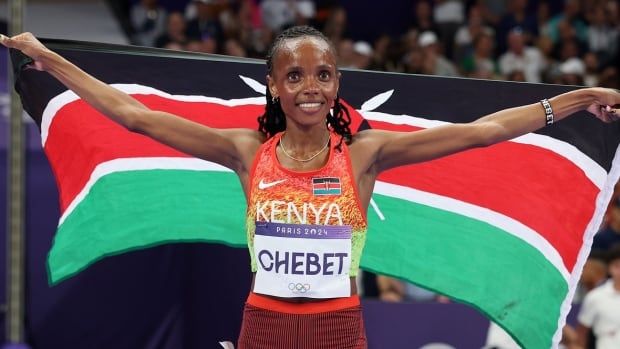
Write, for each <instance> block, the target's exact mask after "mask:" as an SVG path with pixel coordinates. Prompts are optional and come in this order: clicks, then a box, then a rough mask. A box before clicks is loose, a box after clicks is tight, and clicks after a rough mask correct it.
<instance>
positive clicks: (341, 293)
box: [254, 222, 351, 298]
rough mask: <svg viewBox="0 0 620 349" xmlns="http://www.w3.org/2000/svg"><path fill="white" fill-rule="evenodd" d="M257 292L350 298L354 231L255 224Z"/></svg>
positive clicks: (277, 294) (293, 295)
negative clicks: (352, 232) (350, 271)
mask: <svg viewBox="0 0 620 349" xmlns="http://www.w3.org/2000/svg"><path fill="white" fill-rule="evenodd" d="M254 253H255V256H256V262H257V266H258V270H257V271H256V278H255V280H254V292H256V293H261V294H266V295H271V296H277V297H287V298H290V297H308V298H337V297H348V296H350V295H351V284H350V280H349V278H350V277H349V268H350V266H351V227H350V226H346V225H339V226H331V225H311V224H285V223H272V222H256V230H255V235H254Z"/></svg>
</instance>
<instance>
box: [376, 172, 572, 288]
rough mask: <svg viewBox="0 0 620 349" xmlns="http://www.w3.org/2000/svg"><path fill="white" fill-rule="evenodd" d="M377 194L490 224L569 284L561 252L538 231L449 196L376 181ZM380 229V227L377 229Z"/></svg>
mask: <svg viewBox="0 0 620 349" xmlns="http://www.w3.org/2000/svg"><path fill="white" fill-rule="evenodd" d="M374 193H376V194H381V195H385V196H391V197H394V198H399V199H403V200H407V201H411V202H416V203H419V204H422V205H426V206H429V207H433V208H437V209H440V210H443V211H448V212H453V213H456V214H458V215H461V216H465V217H469V218H473V219H476V220H479V221H482V222H486V223H489V224H490V225H493V226H495V227H497V228H499V229H501V230H503V231H505V232H507V233H509V234H511V235H513V236H515V237H517V238H519V239H521V240H523V241H525V242H527V243H528V244H529V245H530V246H532V247H533V248H535V249H537V250H538V251H539V252H540V253H542V255H543V256H545V258H547V260H549V262H550V263H551V264H552V265H553V266H554V267H555V268H556V269H557V270H558V272H559V273H560V274H561V275H562V277H563V278H564V280H566V282H567V284H568V280H569V278H570V273H569V271H568V269H567V268H566V266H565V265H564V262H563V261H562V257H561V256H560V254H559V253H558V251H557V250H556V249H555V248H554V247H553V245H551V244H550V243H549V242H548V241H547V240H545V239H544V238H543V237H542V236H540V235H539V234H538V233H537V232H536V231H534V230H533V229H531V228H530V227H528V226H526V225H525V224H523V223H521V222H519V221H517V220H515V219H513V218H511V217H508V216H506V215H504V214H501V213H499V212H495V211H492V210H490V209H488V208H485V207H481V206H476V205H473V204H470V203H467V202H464V201H461V200H457V199H453V198H450V197H447V196H442V195H438V194H433V193H429V192H425V191H421V190H417V189H413V188H409V187H406V186H402V185H396V184H391V183H387V182H383V181H377V182H376V184H375V190H374ZM378 228H379V229H381V227H378Z"/></svg>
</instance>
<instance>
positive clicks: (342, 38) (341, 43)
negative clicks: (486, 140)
mask: <svg viewBox="0 0 620 349" xmlns="http://www.w3.org/2000/svg"><path fill="white" fill-rule="evenodd" d="M186 1H187V0H186ZM558 4H559V5H558ZM618 7H619V4H618V1H617V0H529V1H528V0H462V1H459V0H432V1H431V0H420V1H412V2H411V13H409V14H407V15H404V16H403V18H406V20H407V21H409V23H408V29H407V30H405V31H404V32H402V33H400V34H399V35H388V34H380V33H377V35H376V37H373V38H362V37H352V36H351V35H350V32H351V30H350V29H351V28H349V27H348V25H347V16H348V12H347V9H346V8H345V7H343V6H340V5H339V4H338V2H337V1H320V0H317V1H313V0H192V1H188V2H187V6H186V7H185V10H184V11H182V12H174V11H169V10H168V9H166V8H165V7H164V6H162V5H160V4H158V1H157V0H140V1H139V2H137V3H135V4H134V5H133V7H132V8H131V10H130V13H129V14H128V18H129V19H130V22H131V26H130V27H131V29H130V32H131V38H132V42H133V43H134V44H138V45H143V46H154V47H163V48H169V49H175V50H189V51H199V52H205V53H217V54H225V55H232V56H242V57H252V58H264V57H265V54H266V50H267V49H268V47H269V44H270V43H271V42H272V40H273V39H274V38H275V36H276V35H277V34H278V33H279V32H281V31H282V30H283V29H285V28H287V27H290V26H292V25H300V24H309V25H312V26H315V27H316V28H318V29H320V30H322V31H323V33H325V35H326V36H327V37H328V38H329V39H331V40H332V42H333V43H334V45H335V46H336V49H337V51H338V55H339V57H338V58H339V65H340V66H341V67H347V68H358V69H370V70H382V71H393V72H405V73H417V74H430V75H442V76H464V77H472V78H482V79H501V80H511V81H526V82H545V83H558V84H571V85H585V86H606V87H614V88H618V68H617V67H618V65H619V64H618V41H619V32H620V15H619V9H618ZM350 11H351V10H350Z"/></svg>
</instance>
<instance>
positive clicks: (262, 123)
mask: <svg viewBox="0 0 620 349" xmlns="http://www.w3.org/2000/svg"><path fill="white" fill-rule="evenodd" d="M304 36H310V37H316V38H319V39H321V40H324V41H325V42H326V43H327V44H328V45H329V47H330V48H331V50H332V52H333V53H334V55H335V52H336V50H335V48H334V45H333V44H332V43H331V41H329V39H328V38H327V37H326V36H325V35H323V33H321V32H320V31H318V30H316V29H314V28H312V27H309V26H296V27H291V28H289V29H287V30H285V31H283V32H282V33H281V34H280V35H278V36H277V37H276V39H275V40H274V42H273V44H272V45H271V47H270V48H269V51H268V52H267V74H269V75H271V73H272V71H273V57H274V56H275V54H276V53H277V51H278V50H279V49H280V47H281V46H282V43H283V42H284V41H285V40H288V39H297V38H301V37H304ZM265 98H266V99H267V103H265V113H264V114H263V115H261V116H259V117H258V130H259V131H260V132H262V133H264V134H265V135H266V136H267V138H271V137H273V136H274V135H275V134H276V133H278V132H282V131H284V130H285V129H286V115H285V114H284V111H283V110H282V106H280V100H279V99H278V98H275V99H274V98H273V97H272V96H271V92H270V91H269V88H267V93H266V94H265ZM326 124H327V126H328V127H329V128H331V129H332V130H333V131H334V132H335V133H337V134H339V135H340V136H341V138H340V142H339V143H338V145H337V146H336V148H337V149H338V150H341V145H342V141H343V140H344V141H345V142H346V143H349V142H350V141H351V129H350V128H349V125H350V124H351V116H350V114H349V111H348V110H347V108H346V107H345V106H344V105H343V104H342V103H340V97H339V96H336V100H335V102H334V108H333V115H332V114H331V113H330V114H328V115H327V117H326Z"/></svg>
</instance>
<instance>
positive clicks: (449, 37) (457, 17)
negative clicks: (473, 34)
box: [433, 0, 465, 58]
mask: <svg viewBox="0 0 620 349" xmlns="http://www.w3.org/2000/svg"><path fill="white" fill-rule="evenodd" d="M433 20H434V21H435V24H436V25H437V29H438V30H439V38H440V40H441V44H442V47H444V48H445V49H446V52H445V54H446V56H447V57H450V58H452V48H453V47H454V34H455V33H456V30H457V29H458V28H459V26H460V25H461V24H463V23H464V22H465V6H463V2H462V1H460V0H435V7H434V8H433Z"/></svg>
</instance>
